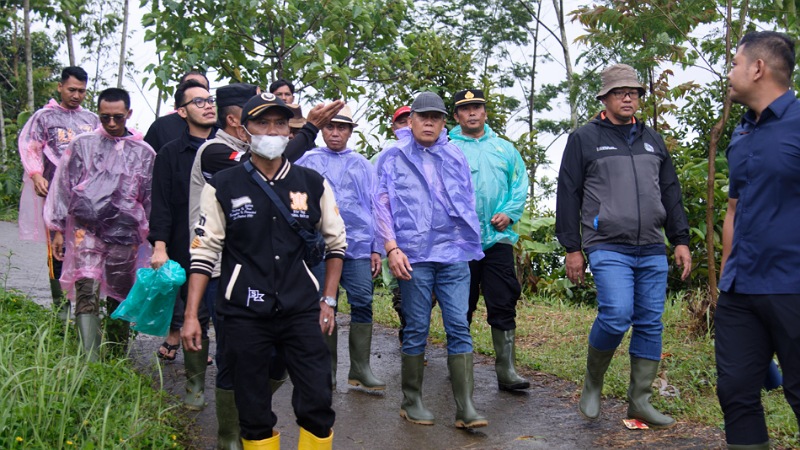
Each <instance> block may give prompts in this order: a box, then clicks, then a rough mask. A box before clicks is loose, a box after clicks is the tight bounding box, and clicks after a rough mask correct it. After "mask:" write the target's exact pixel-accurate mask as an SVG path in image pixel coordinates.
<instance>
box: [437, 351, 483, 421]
mask: <svg viewBox="0 0 800 450" xmlns="http://www.w3.org/2000/svg"><path fill="white" fill-rule="evenodd" d="M447 369H448V370H449V371H450V384H452V385H453V398H455V400H456V424H455V425H456V428H480V427H485V426H486V425H489V421H487V420H486V418H484V417H482V416H481V415H480V414H478V412H477V411H475V406H474V405H473V404H472V391H473V389H474V387H475V381H474V379H473V367H472V353H459V354H456V355H447Z"/></svg>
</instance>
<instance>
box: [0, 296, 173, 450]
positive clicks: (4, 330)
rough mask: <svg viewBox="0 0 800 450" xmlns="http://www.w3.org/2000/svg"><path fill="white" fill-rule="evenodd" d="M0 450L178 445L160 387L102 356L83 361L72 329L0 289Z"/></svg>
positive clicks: (116, 360)
mask: <svg viewBox="0 0 800 450" xmlns="http://www.w3.org/2000/svg"><path fill="white" fill-rule="evenodd" d="M0 316H2V317H3V321H2V322H0V380H1V381H0V448H8V449H43V448H47V449H72V448H81V449H114V448H120V449H121V448H125V449H149V448H153V449H165V448H181V447H183V445H182V443H181V442H180V441H179V440H178V432H177V431H176V428H175V427H176V426H179V422H180V420H181V419H179V418H178V417H177V416H176V415H174V414H173V413H172V408H173V406H171V405H170V399H168V397H167V396H166V394H164V392H163V391H155V390H154V389H153V388H152V387H151V384H152V381H151V380H150V379H149V378H147V377H145V376H143V375H141V374H138V373H137V372H135V371H134V370H133V368H132V367H131V365H130V361H129V360H127V359H123V358H114V357H112V356H107V357H106V358H104V360H103V362H100V363H87V362H86V360H85V358H84V357H83V355H82V354H81V352H80V351H79V350H78V345H77V342H78V340H77V337H76V335H75V332H74V330H73V327H71V326H66V325H64V324H63V323H61V322H60V321H59V320H58V318H57V316H56V314H55V312H51V311H49V310H46V309H43V308H42V307H40V306H39V305H36V304H35V303H33V302H31V301H29V300H27V299H25V298H24V297H23V296H21V295H17V294H15V293H12V292H7V291H5V290H0Z"/></svg>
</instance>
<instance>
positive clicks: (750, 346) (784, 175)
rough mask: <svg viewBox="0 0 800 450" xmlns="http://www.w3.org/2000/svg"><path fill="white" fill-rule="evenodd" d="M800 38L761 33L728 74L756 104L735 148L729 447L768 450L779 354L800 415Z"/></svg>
mask: <svg viewBox="0 0 800 450" xmlns="http://www.w3.org/2000/svg"><path fill="white" fill-rule="evenodd" d="M794 64H795V50H794V41H793V40H792V39H791V38H789V37H788V36H786V35H784V34H782V33H776V32H771V31H765V32H753V33H748V34H747V35H745V36H744V37H743V38H742V40H741V41H740V42H739V46H738V48H737V52H736V56H735V57H734V58H733V67H732V69H731V71H730V73H729V74H728V80H729V83H730V88H729V89H730V96H731V99H732V100H733V101H734V102H736V103H740V104H742V105H744V106H746V107H748V108H749V109H748V111H747V112H746V113H745V115H744V116H743V117H742V120H741V122H740V123H739V125H738V126H737V127H736V129H735V130H734V131H733V136H732V137H731V143H730V145H729V146H728V149H727V157H728V165H729V167H730V188H729V191H728V196H729V199H728V211H727V213H726V214H725V223H724V226H723V232H722V277H721V279H720V283H719V288H720V290H721V291H722V292H721V294H720V297H719V301H718V304H717V311H716V315H715V318H714V323H715V325H716V347H715V348H716V357H717V372H718V377H719V378H718V386H717V395H718V396H719V402H720V406H722V411H723V413H724V415H725V436H726V440H727V443H728V448H729V449H745V448H746V449H769V436H768V434H767V425H766V422H765V420H764V409H763V407H762V405H761V386H762V383H763V381H764V378H765V377H766V374H767V369H768V367H769V364H770V361H771V359H772V356H773V354H774V353H777V354H778V360H779V361H780V364H781V366H782V368H783V373H784V390H785V395H786V398H787V400H788V401H789V404H790V405H791V406H792V409H793V410H794V413H795V417H798V415H799V413H800V276H798V267H800V234H798V233H797V224H798V223H800V101H798V100H797V98H796V97H795V93H794V92H793V91H792V90H791V83H792V71H793V69H794Z"/></svg>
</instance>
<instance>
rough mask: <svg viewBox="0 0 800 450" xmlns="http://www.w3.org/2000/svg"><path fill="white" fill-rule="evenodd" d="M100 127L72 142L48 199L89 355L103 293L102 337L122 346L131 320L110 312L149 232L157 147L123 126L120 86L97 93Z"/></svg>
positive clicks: (126, 104)
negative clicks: (116, 317)
mask: <svg viewBox="0 0 800 450" xmlns="http://www.w3.org/2000/svg"><path fill="white" fill-rule="evenodd" d="M97 103H98V105H97V109H98V113H99V116H100V122H101V123H102V125H103V126H102V128H98V129H97V130H95V131H94V132H91V133H84V134H81V135H80V136H78V137H76V138H75V139H74V140H73V141H72V142H71V143H70V145H69V147H67V149H66V151H65V152H64V156H63V157H62V158H61V162H60V164H59V166H58V169H57V171H56V174H55V177H54V179H53V183H52V185H51V189H50V194H49V195H48V196H47V202H46V203H45V210H44V218H45V221H46V223H47V225H48V228H49V229H50V230H52V231H53V232H54V234H55V237H54V238H53V248H54V254H55V256H56V258H58V259H59V261H63V273H62V276H61V281H62V283H64V285H65V286H70V288H71V289H72V290H73V291H74V294H75V322H76V324H77V328H78V336H79V337H80V340H81V342H82V344H83V348H84V350H85V352H86V355H87V356H88V358H89V359H90V360H92V361H95V360H97V358H98V351H99V347H100V335H99V331H100V298H105V302H106V321H107V325H106V327H105V329H106V336H105V340H106V341H108V342H111V343H115V344H118V345H117V346H115V347H113V348H112V350H119V353H124V351H125V350H126V346H127V342H128V324H127V322H124V321H122V320H114V319H111V318H110V317H109V316H110V315H111V313H113V312H114V310H116V309H117V307H118V306H119V304H120V302H121V301H122V300H124V299H125V297H126V296H127V295H128V291H130V289H131V287H132V286H133V281H134V278H135V271H136V269H137V267H136V256H137V254H138V250H139V246H140V245H141V244H142V243H144V242H146V239H147V229H148V224H147V214H148V213H149V211H150V184H151V183H150V181H151V177H152V171H153V163H154V161H155V158H156V154H155V152H154V151H153V149H152V148H151V147H150V146H149V145H147V143H145V142H144V141H143V139H142V134H141V133H139V132H138V131H136V130H133V129H129V128H126V126H125V125H126V121H127V120H128V118H129V117H130V115H131V109H130V96H129V95H128V93H127V92H126V91H125V90H123V89H117V88H110V89H106V90H105V91H103V92H101V93H100V96H99V98H98V100H97Z"/></svg>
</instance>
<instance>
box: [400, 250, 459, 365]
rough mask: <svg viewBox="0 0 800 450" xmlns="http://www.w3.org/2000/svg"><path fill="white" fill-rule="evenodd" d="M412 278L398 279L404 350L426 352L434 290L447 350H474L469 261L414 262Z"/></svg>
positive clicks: (454, 353)
mask: <svg viewBox="0 0 800 450" xmlns="http://www.w3.org/2000/svg"><path fill="white" fill-rule="evenodd" d="M411 267H412V268H413V269H414V270H413V272H411V280H409V281H404V280H397V282H398V284H399V285H400V293H401V295H402V297H403V317H404V318H405V321H406V326H405V328H403V353H405V354H407V355H411V356H414V355H420V354H422V353H425V344H426V343H427V342H428V331H429V330H430V326H431V292H433V293H435V294H436V298H437V300H438V302H439V308H441V310H442V321H443V322H444V331H445V333H446V334H447V354H449V355H456V354H459V353H472V336H471V335H470V334H469V322H467V310H468V309H469V280H470V275H469V264H468V263H467V262H459V263H453V264H446V263H436V262H421V263H416V264H412V265H411Z"/></svg>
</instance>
